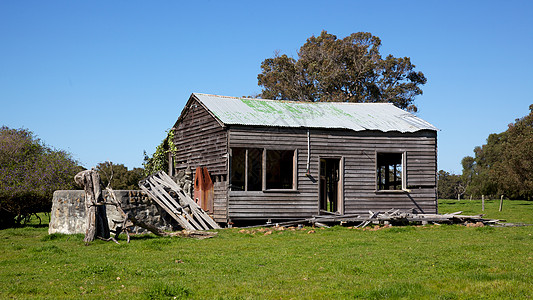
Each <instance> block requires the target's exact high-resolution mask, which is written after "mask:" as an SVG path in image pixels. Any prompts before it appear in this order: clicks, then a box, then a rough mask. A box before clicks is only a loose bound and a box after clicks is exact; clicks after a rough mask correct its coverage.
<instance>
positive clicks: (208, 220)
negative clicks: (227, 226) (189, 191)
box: [178, 190, 220, 229]
mask: <svg viewBox="0 0 533 300" xmlns="http://www.w3.org/2000/svg"><path fill="white" fill-rule="evenodd" d="M178 196H179V197H180V199H181V198H182V197H183V198H184V199H187V200H188V202H189V203H192V204H191V209H192V210H193V211H194V213H195V214H196V215H198V216H199V217H200V218H202V219H203V220H204V221H205V222H206V223H208V224H209V225H210V226H211V228H213V229H219V228H220V226H218V224H217V223H216V222H215V221H214V220H213V219H212V218H211V217H210V216H209V214H208V213H207V212H206V211H205V210H203V209H202V208H201V207H200V206H198V204H196V202H194V201H193V200H192V199H191V198H190V197H189V196H187V195H186V194H185V192H184V191H183V190H179V191H178Z"/></svg>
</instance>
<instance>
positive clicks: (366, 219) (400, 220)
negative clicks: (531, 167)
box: [261, 209, 510, 228]
mask: <svg viewBox="0 0 533 300" xmlns="http://www.w3.org/2000/svg"><path fill="white" fill-rule="evenodd" d="M461 213H462V212H461V211H459V212H454V213H449V214H419V213H409V212H405V211H400V210H398V209H397V210H395V209H391V210H389V211H386V212H380V211H378V212H373V211H369V212H368V216H361V215H360V214H351V215H338V214H331V215H320V216H313V217H312V218H307V219H302V220H296V221H288V222H281V223H267V224H265V225H261V226H267V227H268V226H294V225H297V224H310V225H313V226H318V227H329V226H331V225H337V224H340V225H343V224H354V228H364V227H366V226H368V225H372V224H376V225H384V224H385V225H388V224H394V225H409V224H421V225H426V224H470V223H471V224H478V225H479V224H483V225H484V226H485V225H492V226H494V225H498V226H510V225H509V224H506V223H501V222H504V221H505V220H496V219H484V218H483V215H476V216H465V215H461Z"/></svg>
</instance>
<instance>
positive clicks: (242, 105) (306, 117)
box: [193, 93, 438, 132]
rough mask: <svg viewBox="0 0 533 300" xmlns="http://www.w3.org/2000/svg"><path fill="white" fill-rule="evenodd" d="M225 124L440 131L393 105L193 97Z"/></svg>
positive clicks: (196, 94)
mask: <svg viewBox="0 0 533 300" xmlns="http://www.w3.org/2000/svg"><path fill="white" fill-rule="evenodd" d="M193 95H194V96H195V97H196V98H197V99H198V100H200V102H202V103H203V105H204V106H205V107H206V108H207V109H208V110H209V111H211V113H212V114H213V115H214V116H215V117H217V118H218V119H219V120H220V121H221V122H222V123H224V124H226V125H254V126H275V127H306V128H337V129H350V130H354V131H362V130H379V131H383V132H387V131H399V132H415V131H419V130H435V131H436V130H438V129H437V128H436V127H435V126H433V125H431V124H430V123H428V122H426V121H424V120H422V119H420V118H418V117H416V116H415V115H413V114H411V113H408V112H406V111H404V110H402V109H399V108H397V107H395V106H394V105H393V104H390V103H345V102H297V101H282V100H265V99H251V98H236V97H227V96H217V95H208V94H200V93H194V94H193Z"/></svg>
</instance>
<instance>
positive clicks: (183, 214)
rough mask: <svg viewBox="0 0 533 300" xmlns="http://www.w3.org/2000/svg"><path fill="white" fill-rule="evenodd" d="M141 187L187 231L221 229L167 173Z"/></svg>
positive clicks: (148, 179) (142, 181)
mask: <svg viewBox="0 0 533 300" xmlns="http://www.w3.org/2000/svg"><path fill="white" fill-rule="evenodd" d="M139 187H140V188H141V189H142V190H143V191H144V192H145V193H146V194H147V195H148V196H149V197H150V198H151V199H152V200H154V201H155V202H156V203H157V204H158V205H159V206H160V207H161V208H163V209H164V210H165V211H166V212H167V213H168V214H169V215H170V216H171V217H172V218H173V219H174V220H176V221H177V222H178V224H179V225H180V226H181V227H182V228H183V229H185V230H193V231H194V230H209V229H220V226H219V225H218V224H217V223H216V222H215V221H214V220H213V219H212V218H211V217H210V216H209V215H208V214H207V213H206V212H205V211H204V210H203V209H202V208H201V207H200V206H198V204H196V202H195V201H194V200H193V199H192V198H191V197H190V196H189V195H187V194H186V193H185V192H184V191H183V190H182V189H181V188H180V186H179V185H178V184H177V183H176V182H174V181H173V180H172V178H170V176H168V175H167V174H166V173H165V172H161V171H160V172H157V173H155V174H153V175H151V176H148V177H147V178H145V179H143V180H141V181H140V182H139Z"/></svg>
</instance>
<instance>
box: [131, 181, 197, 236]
mask: <svg viewBox="0 0 533 300" xmlns="http://www.w3.org/2000/svg"><path fill="white" fill-rule="evenodd" d="M139 186H140V188H141V190H142V191H143V192H145V193H146V194H147V195H148V196H149V197H150V198H152V200H154V201H155V202H156V203H157V204H158V205H159V206H160V207H161V208H163V209H164V210H165V211H166V212H167V213H168V214H169V215H170V216H171V217H172V218H173V219H174V220H176V221H177V222H178V224H180V226H181V227H183V228H185V229H189V230H194V228H193V227H192V226H191V225H190V224H188V222H187V221H186V220H184V219H183V218H180V216H178V215H176V214H175V213H174V212H173V211H172V210H170V208H168V207H167V206H166V205H165V204H163V202H161V200H159V198H158V197H156V196H155V195H154V194H152V192H150V190H148V189H147V188H146V187H145V186H144V184H139Z"/></svg>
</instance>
